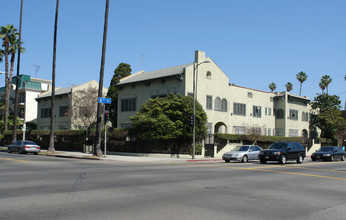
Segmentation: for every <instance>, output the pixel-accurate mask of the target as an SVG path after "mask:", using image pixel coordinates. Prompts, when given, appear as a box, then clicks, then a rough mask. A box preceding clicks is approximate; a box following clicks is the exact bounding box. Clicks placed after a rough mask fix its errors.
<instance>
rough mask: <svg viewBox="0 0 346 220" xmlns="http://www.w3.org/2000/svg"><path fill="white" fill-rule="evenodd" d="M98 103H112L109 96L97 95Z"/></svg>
mask: <svg viewBox="0 0 346 220" xmlns="http://www.w3.org/2000/svg"><path fill="white" fill-rule="evenodd" d="M98 103H105V104H111V103H112V99H111V98H104V97H99V98H98Z"/></svg>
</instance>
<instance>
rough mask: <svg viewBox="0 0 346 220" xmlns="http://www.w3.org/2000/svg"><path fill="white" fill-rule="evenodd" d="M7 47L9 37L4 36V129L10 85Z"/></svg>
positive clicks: (6, 121) (6, 122)
mask: <svg viewBox="0 0 346 220" xmlns="http://www.w3.org/2000/svg"><path fill="white" fill-rule="evenodd" d="M8 47H9V39H8V37H6V38H5V115H4V124H5V127H4V129H5V130H7V129H8V127H7V126H8V125H7V124H8V119H7V118H8V108H9V97H10V94H9V92H10V91H9V88H10V86H11V85H9V83H8Z"/></svg>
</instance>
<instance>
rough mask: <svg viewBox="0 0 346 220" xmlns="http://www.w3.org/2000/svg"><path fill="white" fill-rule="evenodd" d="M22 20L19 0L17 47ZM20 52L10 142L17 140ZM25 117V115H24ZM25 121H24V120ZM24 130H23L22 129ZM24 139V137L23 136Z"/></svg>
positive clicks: (20, 37)
mask: <svg viewBox="0 0 346 220" xmlns="http://www.w3.org/2000/svg"><path fill="white" fill-rule="evenodd" d="M22 20H23V0H21V4H20V17H19V39H18V43H19V45H18V48H21V47H22V46H21V41H22ZM20 52H21V50H18V57H17V80H16V92H15V97H14V113H13V115H14V117H13V132H12V143H14V142H16V141H17V114H18V91H19V88H18V87H19V74H20V71H19V69H20ZM24 118H25V117H24ZM24 123H25V121H24ZM24 132H25V130H24ZM23 139H24V137H23Z"/></svg>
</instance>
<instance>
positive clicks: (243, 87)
mask: <svg viewBox="0 0 346 220" xmlns="http://www.w3.org/2000/svg"><path fill="white" fill-rule="evenodd" d="M229 85H230V86H234V87H238V88H242V89H250V90H253V91H257V92H264V93H271V94H273V95H274V94H275V93H274V92H266V91H262V90H258V89H252V88H248V87H245V86H238V85H236V84H234V83H232V84H229Z"/></svg>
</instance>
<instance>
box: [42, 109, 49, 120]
mask: <svg viewBox="0 0 346 220" xmlns="http://www.w3.org/2000/svg"><path fill="white" fill-rule="evenodd" d="M50 113H51V112H50V108H42V109H41V118H50Z"/></svg>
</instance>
